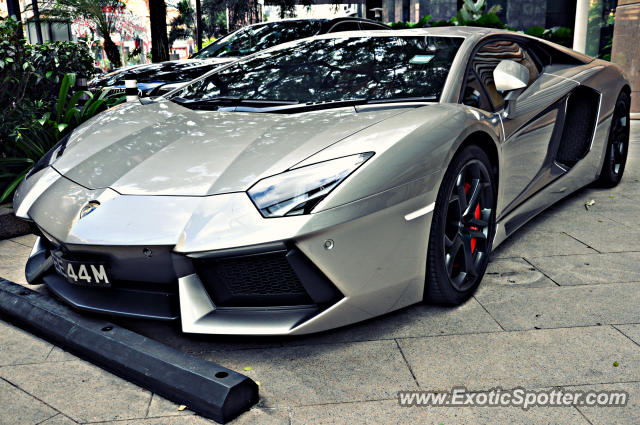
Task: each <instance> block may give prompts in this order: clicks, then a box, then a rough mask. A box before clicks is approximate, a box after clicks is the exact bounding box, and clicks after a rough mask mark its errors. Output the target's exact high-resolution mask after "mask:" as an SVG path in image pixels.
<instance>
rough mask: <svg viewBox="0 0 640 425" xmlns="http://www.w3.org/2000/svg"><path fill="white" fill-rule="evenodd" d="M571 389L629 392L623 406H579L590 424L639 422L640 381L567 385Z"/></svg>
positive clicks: (604, 424)
mask: <svg viewBox="0 0 640 425" xmlns="http://www.w3.org/2000/svg"><path fill="white" fill-rule="evenodd" d="M567 388H569V389H572V390H584V391H590V390H596V391H626V392H627V393H628V394H629V399H628V401H627V405H626V406H624V407H600V406H597V407H596V406H592V407H586V406H579V407H578V409H579V410H580V411H581V412H582V413H583V414H584V416H585V417H586V418H587V419H588V420H589V422H591V424H592V425H610V424H640V383H639V382H634V383H624V384H603V385H581V386H579V387H567Z"/></svg>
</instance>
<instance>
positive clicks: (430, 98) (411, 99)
mask: <svg viewBox="0 0 640 425" xmlns="http://www.w3.org/2000/svg"><path fill="white" fill-rule="evenodd" d="M434 100H438V96H416V97H392V98H389V99H371V100H369V101H368V102H367V103H368V104H377V103H402V102H433V101H434Z"/></svg>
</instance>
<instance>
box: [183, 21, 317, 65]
mask: <svg viewBox="0 0 640 425" xmlns="http://www.w3.org/2000/svg"><path fill="white" fill-rule="evenodd" d="M321 28H322V21H320V20H308V21H281V22H272V23H268V24H262V25H251V26H248V27H244V28H242V29H240V30H238V31H235V32H233V33H231V34H229V35H227V36H225V37H222V38H220V39H218V40H216V41H215V42H213V43H211V44H210V45H208V46H207V47H205V48H204V49H202V50H201V51H200V52H198V53H196V54H195V55H193V57H194V58H197V59H206V58H220V57H226V56H231V57H233V56H246V55H249V54H251V53H255V52H259V51H260V50H264V49H267V48H269V47H273V46H276V45H278V44H282V43H286V42H288V41H293V40H298V39H300V38H306V37H311V36H313V35H316V34H318V33H319V32H320V29H321Z"/></svg>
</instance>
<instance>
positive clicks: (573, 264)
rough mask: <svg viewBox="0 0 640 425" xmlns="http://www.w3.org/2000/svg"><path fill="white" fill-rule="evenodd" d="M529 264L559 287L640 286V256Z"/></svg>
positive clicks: (569, 258) (566, 258)
mask: <svg viewBox="0 0 640 425" xmlns="http://www.w3.org/2000/svg"><path fill="white" fill-rule="evenodd" d="M528 260H529V261H530V262H531V263H532V264H533V265H534V266H536V267H537V268H538V269H540V270H542V271H543V272H544V273H545V274H546V275H547V276H549V277H550V278H551V279H553V280H554V282H556V283H558V284H559V285H580V284H590V283H614V282H634V281H636V282H640V267H639V266H638V264H639V262H640V252H624V253H613V254H592V255H567V256H564V257H537V258H528Z"/></svg>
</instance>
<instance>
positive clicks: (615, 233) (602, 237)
mask: <svg viewBox="0 0 640 425" xmlns="http://www.w3.org/2000/svg"><path fill="white" fill-rule="evenodd" d="M593 217H594V220H595V222H594V226H592V227H580V228H574V229H568V230H567V233H568V234H569V235H571V236H573V237H574V238H576V239H578V240H579V241H580V242H583V243H585V244H586V245H589V246H590V247H592V248H594V249H596V250H598V251H600V252H624V251H640V246H639V245H638V241H639V240H640V229H639V228H638V227H628V226H625V225H623V224H620V223H617V222H615V221H613V220H610V219H608V218H606V217H604V216H598V215H595V214H594V216H593ZM636 217H637V215H636Z"/></svg>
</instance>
